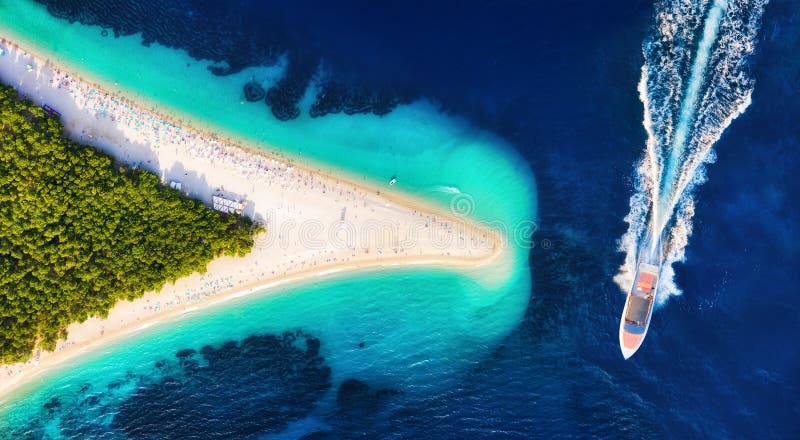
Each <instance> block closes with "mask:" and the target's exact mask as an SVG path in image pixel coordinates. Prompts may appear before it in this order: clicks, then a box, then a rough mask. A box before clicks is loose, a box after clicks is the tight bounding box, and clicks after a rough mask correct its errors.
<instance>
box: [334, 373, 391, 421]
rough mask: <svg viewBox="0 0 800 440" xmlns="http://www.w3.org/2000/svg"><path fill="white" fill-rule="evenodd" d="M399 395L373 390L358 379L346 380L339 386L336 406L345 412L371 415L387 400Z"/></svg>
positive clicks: (384, 390) (389, 391)
mask: <svg viewBox="0 0 800 440" xmlns="http://www.w3.org/2000/svg"><path fill="white" fill-rule="evenodd" d="M397 394H400V392H399V391H397V390H393V389H389V388H378V389H373V388H372V387H370V386H369V384H368V383H366V382H363V381H360V380H358V379H348V380H346V381H344V382H342V384H341V385H339V389H338V391H337V392H336V404H337V405H338V406H339V409H340V410H342V411H345V412H360V413H371V412H374V411H376V410H378V409H379V408H380V407H381V406H382V405H383V404H384V403H386V402H387V401H388V400H389V398H391V397H392V396H395V395H397Z"/></svg>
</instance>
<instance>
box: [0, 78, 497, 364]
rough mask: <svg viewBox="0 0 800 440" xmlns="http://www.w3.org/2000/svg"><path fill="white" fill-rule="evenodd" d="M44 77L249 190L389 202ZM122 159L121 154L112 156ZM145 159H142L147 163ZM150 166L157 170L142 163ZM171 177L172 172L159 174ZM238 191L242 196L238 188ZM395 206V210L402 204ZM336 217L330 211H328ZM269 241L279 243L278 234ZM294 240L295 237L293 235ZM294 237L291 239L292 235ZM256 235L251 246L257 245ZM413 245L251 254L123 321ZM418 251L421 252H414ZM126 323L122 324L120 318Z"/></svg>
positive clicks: (83, 103) (474, 241)
mask: <svg viewBox="0 0 800 440" xmlns="http://www.w3.org/2000/svg"><path fill="white" fill-rule="evenodd" d="M50 67H51V69H50V70H51V72H52V76H51V77H50V79H49V86H50V87H52V88H55V89H58V90H61V91H65V92H67V93H68V94H69V96H70V98H71V99H72V100H73V101H74V103H75V105H76V106H77V108H78V109H79V110H80V111H83V112H86V114H87V115H89V117H90V118H96V119H97V120H98V121H101V120H102V121H104V122H107V123H110V124H113V126H114V127H115V129H117V130H118V131H119V132H121V133H124V135H125V136H126V140H127V141H128V142H129V143H131V144H134V145H138V144H142V145H146V146H147V147H148V148H151V149H152V150H153V151H154V152H156V153H158V150H160V149H167V148H169V149H173V148H174V149H175V151H176V153H177V154H178V155H180V156H181V157H192V158H194V159H197V160H199V161H201V162H203V163H207V164H210V165H212V166H213V167H214V168H222V169H220V171H223V170H224V171H225V172H228V173H233V174H235V175H238V176H241V177H243V178H245V179H247V181H248V182H249V183H250V184H251V185H252V186H251V191H252V192H253V193H255V192H256V191H263V190H265V189H266V190H274V191H283V192H286V193H291V192H294V193H299V194H301V195H302V196H303V197H306V196H308V195H309V194H310V193H312V192H316V193H321V194H324V195H325V198H326V199H327V200H330V201H331V204H332V205H337V206H340V208H339V209H341V220H342V221H345V216H347V220H350V219H351V218H356V219H357V218H358V217H359V215H362V218H370V213H371V212H375V210H376V209H378V208H387V207H390V205H391V203H390V202H389V201H388V200H386V199H385V198H383V197H382V196H381V194H380V191H376V192H368V190H366V189H363V188H359V187H357V186H355V185H350V184H347V183H345V182H343V181H339V180H337V179H334V178H330V177H327V176H325V175H324V174H322V173H321V172H312V171H309V170H306V169H304V168H300V167H295V166H292V165H291V161H289V160H284V159H283V158H282V157H281V156H280V154H279V153H276V155H274V156H268V155H266V154H264V153H262V152H258V151H255V150H252V149H248V148H247V147H244V146H243V145H241V144H237V143H235V142H232V141H228V140H224V139H222V138H221V137H219V136H217V135H216V134H215V133H211V132H209V131H202V130H197V129H194V128H188V126H185V124H184V123H183V122H182V121H180V120H178V119H177V118H173V119H170V118H167V117H164V116H161V115H159V114H158V113H156V112H155V111H151V110H147V109H144V108H142V107H141V106H139V105H137V104H134V103H133V102H132V101H131V100H128V99H125V98H122V97H120V96H117V95H115V94H113V93H110V92H107V91H105V90H104V89H103V88H102V87H99V86H95V85H94V84H92V83H90V82H89V81H85V80H83V79H80V78H77V77H75V76H74V75H73V74H70V73H69V72H66V71H64V70H62V69H59V68H58V67H56V66H50ZM120 160H124V158H120ZM148 162H149V161H148ZM130 164H131V165H133V166H142V167H144V168H152V167H154V166H155V165H150V164H149V163H141V162H134V163H130ZM150 171H154V172H158V171H160V170H156V169H150ZM167 177H170V178H172V177H174V178H176V179H178V178H180V176H167ZM217 191H218V192H220V193H224V192H225V189H224V188H223V187H221V186H220V187H218V188H217ZM236 195H238V196H243V197H247V196H246V195H243V194H236ZM275 208H277V209H283V210H284V211H285V212H286V215H287V216H290V217H291V216H292V215H297V214H302V212H301V210H302V209H303V208H302V207H300V208H298V207H297V206H296V204H293V203H292V202H291V201H290V200H288V199H287V201H285V202H281V204H280V206H276V207H275ZM390 209H393V210H396V211H397V212H398V213H399V214H400V213H402V215H399V216H398V218H402V219H403V220H402V221H403V222H405V223H406V224H405V225H402V226H398V229H402V228H406V229H408V226H409V224H410V223H411V222H415V223H417V224H420V225H422V226H421V227H422V228H426V229H427V228H431V229H433V228H434V227H435V228H436V229H438V230H439V232H440V233H442V234H445V235H446V234H450V235H452V236H453V237H455V239H456V240H461V241H463V242H469V246H471V249H480V248H481V247H483V248H484V249H485V248H487V247H491V245H492V243H491V242H492V239H491V238H490V237H488V236H487V233H486V231H485V230H482V229H478V228H474V227H469V228H464V227H463V226H464V223H463V222H450V221H448V220H446V219H443V218H441V217H437V216H436V215H433V214H430V213H425V212H421V211H416V210H413V209H408V208H399V207H398V208H390ZM403 209H404V211H402V212H401V210H403ZM336 217H337V218H338V217H339V215H338V212H337V214H336ZM267 226H268V232H269V233H272V234H278V233H279V231H277V230H275V229H274V228H273V230H270V226H273V225H267ZM278 238H279V239H278V240H276V242H278V243H279V242H280V239H281V237H278ZM300 238H302V237H300ZM295 240H298V238H295ZM258 245H259V243H258V239H257V242H256V246H258ZM416 252H417V250H416V249H412V248H410V247H409V248H403V246H398V245H397V243H396V242H395V243H389V244H388V247H384V248H382V247H376V246H374V245H371V246H370V247H367V246H355V245H352V246H349V247H348V248H347V249H346V250H345V252H343V251H342V249H331V248H330V247H325V248H322V249H305V250H303V251H302V253H301V254H298V255H296V256H295V257H293V258H284V259H283V260H285V261H269V262H267V261H261V263H259V261H258V259H254V258H251V259H250V260H248V263H246V264H242V265H241V266H238V267H237V272H236V273H232V274H231V273H225V274H214V273H213V271H212V272H209V273H206V274H205V275H203V276H202V277H201V278H200V283H199V284H197V285H196V287H193V288H189V287H187V288H181V289H182V290H180V289H178V288H177V287H175V286H173V287H172V288H169V287H168V288H167V289H164V291H162V294H161V295H158V296H149V295H148V297H146V298H153V299H152V300H151V299H144V298H143V299H142V300H139V302H136V303H135V304H136V305H135V306H134V307H135V309H136V310H135V314H134V315H133V316H132V317H128V318H126V319H132V320H134V322H135V321H139V320H141V319H145V318H146V317H147V316H148V315H154V314H159V313H161V312H166V311H171V310H174V309H178V308H181V307H183V308H188V307H190V306H191V305H192V304H195V303H200V302H203V301H206V300H208V299H209V298H211V297H213V296H215V295H218V294H219V293H222V292H229V291H231V290H233V289H234V288H237V287H238V288H241V287H243V286H253V285H256V284H257V283H258V282H259V281H262V280H264V279H266V278H271V277H277V276H285V275H288V274H291V273H295V272H300V271H303V270H307V269H310V268H315V267H320V266H332V265H334V264H340V263H342V264H347V263H351V262H357V261H364V260H366V259H372V260H375V259H377V260H382V259H383V258H384V257H385V256H386V255H387V254H394V255H395V256H414V255H416ZM418 252H419V253H420V254H421V253H422V252H423V251H422V250H419V251H418ZM441 254H442V256H449V255H450V253H449V250H448V249H444V248H443V249H442V250H441ZM123 324H125V325H126V324H129V323H123ZM97 331H98V336H99V337H102V336H103V334H104V333H105V327H100V328H98V329H97ZM75 344H76V342H73V341H71V340H69V339H68V340H67V341H59V342H58V344H57V346H56V351H62V350H65V349H68V348H71V347H74V345H75ZM38 363H39V356H38V355H37V356H35V357H34V358H32V359H31V360H29V361H28V362H27V364H33V365H38ZM23 369H24V368H23V366H22V365H20V364H17V365H6V366H3V367H2V373H0V375H1V376H13V375H15V374H22V372H23Z"/></svg>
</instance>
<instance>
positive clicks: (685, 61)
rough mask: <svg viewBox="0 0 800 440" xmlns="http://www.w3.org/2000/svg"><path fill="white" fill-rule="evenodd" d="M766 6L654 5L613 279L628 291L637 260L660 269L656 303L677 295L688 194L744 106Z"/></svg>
mask: <svg viewBox="0 0 800 440" xmlns="http://www.w3.org/2000/svg"><path fill="white" fill-rule="evenodd" d="M766 3H767V0H660V1H657V3H656V16H655V25H654V27H653V31H652V34H651V35H650V37H648V38H647V39H646V40H645V42H644V44H643V52H644V57H645V63H644V66H642V76H641V80H640V81H639V86H638V90H639V97H640V99H641V100H642V103H643V104H644V122H643V123H644V127H645V130H646V131H647V143H646V147H645V153H644V157H643V158H642V160H641V161H640V162H639V163H638V165H637V167H636V171H635V179H634V181H635V191H634V194H633V196H632V197H631V200H630V212H629V213H628V215H627V216H626V217H625V221H626V222H627V223H628V231H627V232H626V233H625V235H623V237H622V238H621V240H620V250H621V251H622V252H625V253H626V257H625V263H624V264H623V265H622V267H620V271H619V273H618V274H617V276H615V278H614V280H615V281H616V282H617V284H619V286H620V287H621V288H622V290H623V291H624V292H625V293H627V292H628V291H629V290H630V287H631V283H632V280H633V276H634V274H635V272H636V265H637V260H639V259H641V258H646V259H649V260H651V261H655V262H658V264H660V266H661V276H660V279H661V281H660V283H659V286H658V294H657V298H656V303H657V304H663V303H664V302H665V301H666V300H667V299H668V298H669V297H670V296H672V295H679V294H680V293H681V291H680V288H679V287H678V286H677V285H676V284H675V281H674V272H673V268H672V265H673V263H675V262H678V261H683V259H684V250H685V248H686V245H687V244H688V242H689V236H690V235H691V234H692V217H693V216H694V198H693V191H694V189H695V188H696V187H697V186H698V185H700V184H701V183H703V182H704V181H705V180H706V175H705V165H706V164H708V163H711V162H713V161H714V159H715V154H714V151H713V150H712V147H713V145H714V143H715V142H716V141H717V140H718V139H719V138H720V136H721V135H722V132H723V131H725V129H726V128H727V127H728V125H730V123H731V122H732V121H733V120H734V119H736V117H738V116H739V115H741V114H742V113H743V112H744V111H745V109H746V108H747V107H748V105H750V95H751V93H752V91H753V79H752V77H751V75H750V72H749V59H750V56H751V55H752V53H753V51H754V48H755V42H756V34H757V31H758V28H759V23H760V19H761V15H762V14H763V11H764V6H765V5H766Z"/></svg>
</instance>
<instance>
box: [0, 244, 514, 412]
mask: <svg viewBox="0 0 800 440" xmlns="http://www.w3.org/2000/svg"><path fill="white" fill-rule="evenodd" d="M498 256H499V253H496V254H492V257H491V258H490V260H489V261H479V262H466V261H464V260H457V259H453V260H452V261H447V260H445V259H434V260H430V261H424V260H410V261H408V262H403V261H393V262H387V263H380V262H379V263H374V264H368V263H367V264H361V265H359V264H353V265H349V266H348V265H342V266H340V267H331V268H328V269H327V270H308V271H306V272H300V273H296V274H292V275H288V276H286V277H282V278H277V279H273V280H270V281H268V282H266V283H264V284H260V285H254V286H245V287H243V288H241V289H237V290H233V291H230V292H227V293H225V294H222V295H220V296H218V297H215V299H213V300H210V301H206V302H203V303H199V304H196V305H193V306H191V307H187V308H183V309H174V310H165V311H163V312H161V313H159V314H155V315H152V316H150V317H148V318H147V320H145V321H140V322H138V324H137V325H129V326H123V327H120V328H118V329H116V330H115V331H112V332H109V333H106V334H105V335H103V336H102V337H99V338H95V339H90V340H86V341H83V342H82V343H80V344H76V345H73V346H70V347H69V349H66V350H61V351H56V352H52V353H51V354H52V355H51V356H48V357H46V358H45V359H44V360H43V361H41V362H39V364H38V365H36V366H35V368H33V369H31V370H32V371H26V373H27V374H24V375H17V376H15V379H16V380H14V379H12V380H10V381H3V382H0V413H2V411H3V409H2V406H3V405H5V404H7V403H9V402H11V401H13V400H14V398H15V397H16V394H17V393H21V392H24V391H26V389H25V388H26V387H27V386H31V385H33V381H34V380H35V379H41V378H43V377H44V376H46V375H47V374H48V373H57V371H54V370H53V369H54V368H57V367H59V366H60V365H62V364H64V363H65V362H69V361H71V360H76V359H78V358H79V357H80V356H81V355H84V354H88V353H96V352H97V351H98V350H100V349H102V348H104V347H108V346H109V345H112V344H114V343H116V342H120V341H121V340H124V339H126V338H128V337H130V336H133V335H135V334H137V333H139V332H140V331H143V330H147V329H149V328H152V327H156V326H160V325H167V324H169V323H174V322H175V321H177V320H179V319H183V318H182V317H183V316H185V315H189V314H192V313H195V312H202V311H207V310H208V309H211V308H212V307H213V306H218V305H221V304H224V303H227V302H229V301H231V300H235V299H239V298H244V297H247V296H263V297H267V296H271V295H272V294H273V293H276V292H272V289H276V288H279V287H290V286H295V287H299V286H302V285H304V284H306V283H313V282H315V281H317V280H323V279H324V280H326V281H327V280H332V279H335V278H336V277H337V276H346V275H348V274H351V273H354V272H358V273H368V272H370V271H379V270H380V269H381V268H386V267H393V266H396V267H397V268H398V269H401V268H411V267H413V266H417V265H423V266H427V267H436V268H441V269H443V270H447V269H462V270H463V269H467V268H477V267H481V266H483V265H485V264H489V263H490V262H491V261H493V260H495V259H496V258H497V257H498ZM90 319H93V318H90Z"/></svg>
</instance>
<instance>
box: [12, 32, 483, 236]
mask: <svg viewBox="0 0 800 440" xmlns="http://www.w3.org/2000/svg"><path fill="white" fill-rule="evenodd" d="M20 43H21V44H20ZM153 44H155V45H158V44H159V43H153ZM9 45H13V46H14V48H15V49H16V50H19V51H22V52H24V53H26V54H27V55H29V56H31V57H33V58H35V59H37V60H41V61H44V63H45V65H47V66H50V67H54V68H59V69H60V70H63V71H69V72H76V73H77V72H80V74H79V75H77V79H78V80H79V81H81V82H84V83H88V84H89V85H91V86H93V87H95V88H96V89H98V90H104V91H107V92H108V93H109V94H111V95H114V96H118V97H120V99H121V100H123V101H127V102H130V103H132V104H134V105H136V106H138V107H140V108H143V109H144V110H146V111H148V112H150V113H153V114H154V115H157V116H158V117H159V118H160V119H162V120H164V121H167V122H169V123H170V124H172V125H174V126H175V127H185V128H186V129H188V130H193V131H197V132H200V133H202V134H204V135H205V136H206V137H208V138H212V139H215V140H217V141H218V142H220V143H224V144H231V145H233V146H235V147H237V148H240V149H242V150H245V151H249V152H251V153H254V154H259V155H264V156H267V157H271V158H275V159H277V160H279V161H282V162H287V163H289V164H292V165H293V166H296V167H298V168H303V169H305V170H307V171H310V172H313V173H315V174H318V175H321V176H324V177H327V178H330V179H334V180H338V181H341V182H345V183H347V184H352V185H356V186H360V187H367V188H369V189H375V190H379V191H381V193H382V195H383V192H384V191H386V195H385V198H387V199H389V200H392V201H395V202H398V203H402V204H404V205H407V206H408V205H411V206H414V207H418V208H421V210H425V211H428V212H432V213H436V214H438V215H442V216H450V215H452V212H449V211H448V209H447V208H446V207H444V206H439V205H437V204H435V203H431V202H430V201H426V200H424V199H421V198H419V197H416V196H413V195H410V194H405V193H402V192H400V191H392V190H391V189H389V188H387V187H386V185H385V182H382V181H377V180H374V179H372V178H370V177H368V176H367V175H361V176H357V175H356V174H355V173H353V172H352V171H349V170H346V169H343V168H341V167H337V166H336V165H335V164H330V163H323V162H321V161H317V160H314V159H313V158H309V157H305V156H302V155H300V154H298V153H293V152H291V151H286V150H284V149H282V148H281V147H278V146H275V145H271V144H269V143H267V142H265V141H263V140H259V139H256V138H253V137H250V136H248V135H247V134H243V133H235V132H233V131H231V130H229V129H227V128H225V127H221V126H215V125H213V123H211V122H208V121H205V120H203V119H200V118H198V117H196V116H194V115H192V114H191V113H188V112H184V111H182V110H179V109H175V108H172V107H170V106H169V105H166V104H163V103H160V102H156V101H154V100H153V99H152V98H149V97H146V96H143V95H141V94H140V93H139V92H138V91H136V90H130V89H128V88H126V87H124V86H123V85H120V84H116V83H110V82H109V81H107V80H104V79H103V78H99V77H97V76H95V75H93V74H92V73H91V72H86V71H83V70H81V68H80V66H77V65H73V64H72V63H70V62H68V61H65V60H64V59H63V58H62V57H61V56H60V55H57V54H54V53H51V52H49V51H48V50H46V49H42V48H41V47H40V46H38V45H37V44H35V43H33V42H31V41H29V40H27V39H25V38H23V37H20V36H19V35H16V34H15V33H13V32H11V31H9V30H8V29H0V46H9ZM29 48H30V49H29ZM43 54H44V55H45V56H43ZM201 61H209V60H201ZM15 88H16V87H15ZM460 220H464V221H466V222H468V223H472V224H479V225H480V226H483V221H481V220H470V219H466V218H461V219H460ZM487 229H488V228H487Z"/></svg>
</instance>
